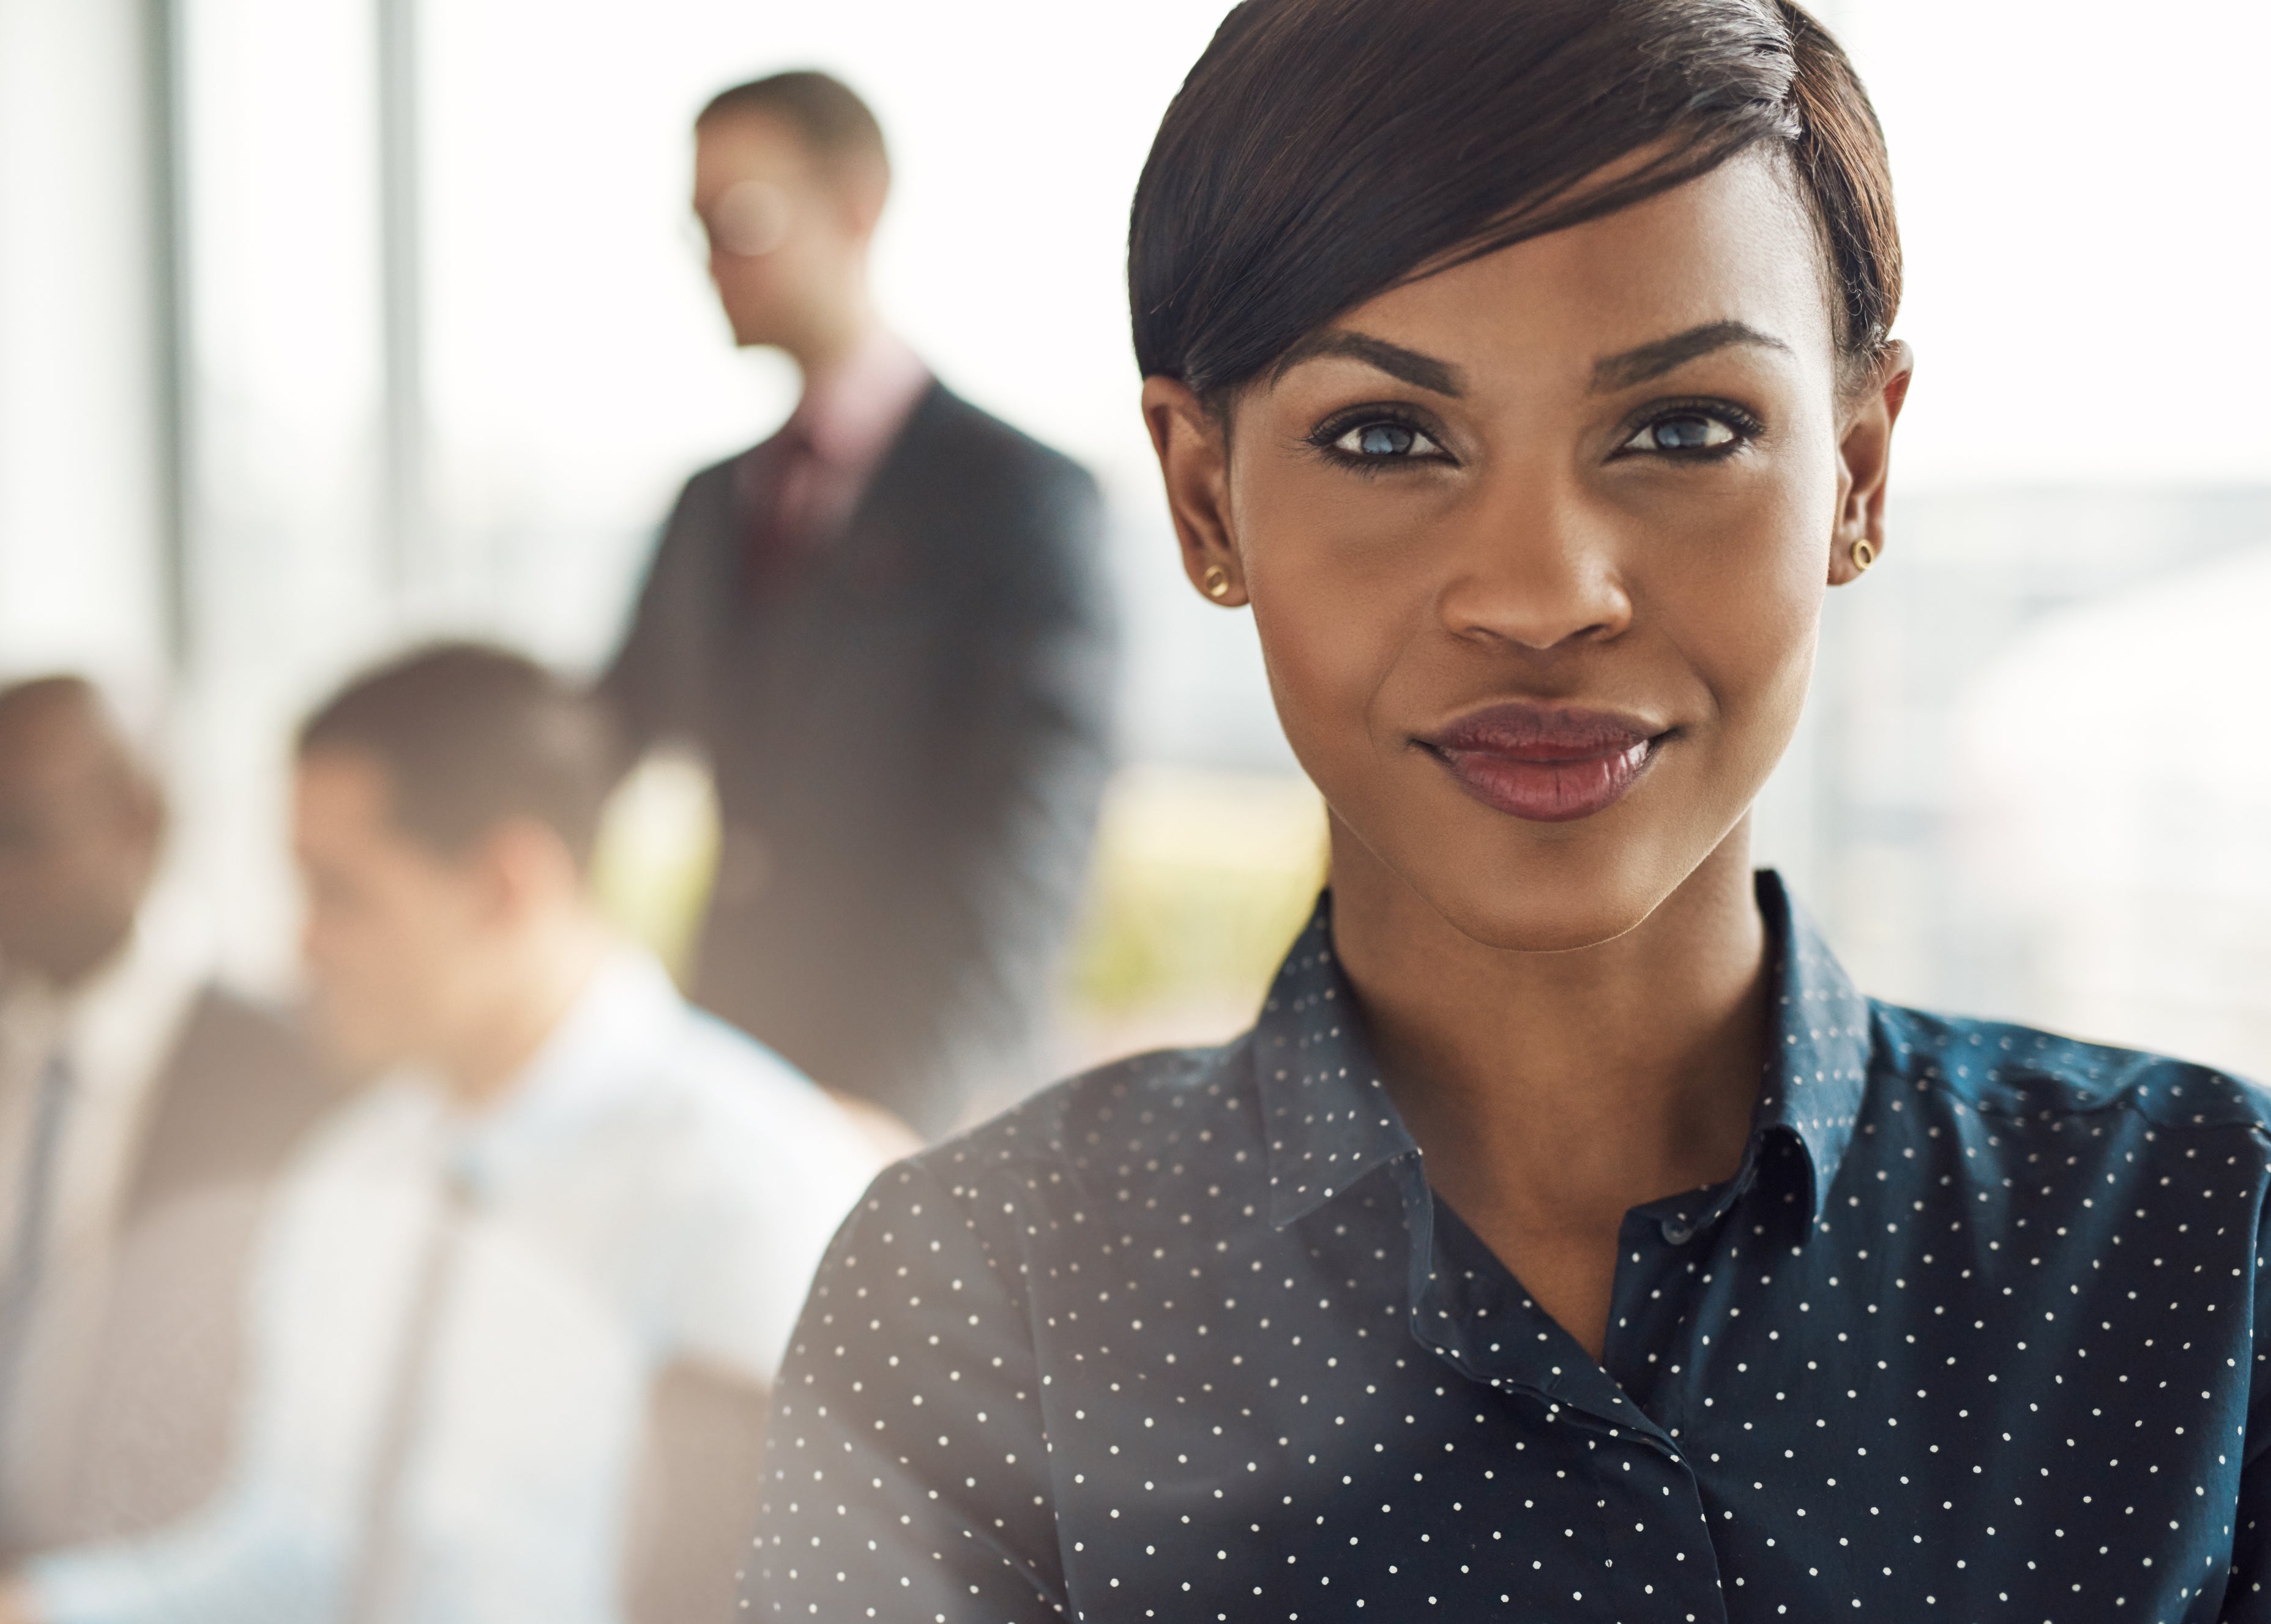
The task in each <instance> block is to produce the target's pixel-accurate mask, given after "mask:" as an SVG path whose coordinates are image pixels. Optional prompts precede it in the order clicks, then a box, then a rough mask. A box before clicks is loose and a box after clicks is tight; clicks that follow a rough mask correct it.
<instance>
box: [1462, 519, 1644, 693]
mask: <svg viewBox="0 0 2271 1624" xmlns="http://www.w3.org/2000/svg"><path fill="white" fill-rule="evenodd" d="M1440 603H1441V616H1442V621H1443V625H1444V629H1446V630H1448V631H1449V632H1450V633H1451V634H1452V635H1453V636H1454V637H1460V638H1463V639H1466V640H1469V641H1481V642H1495V643H1501V644H1508V645H1511V646H1515V647H1518V648H1523V649H1528V650H1530V651H1532V652H1539V653H1543V652H1545V651H1547V650H1550V649H1557V648H1560V647H1562V646H1563V645H1565V644H1580V643H1592V642H1601V641H1605V640H1607V639H1608V638H1611V637H1616V636H1617V635H1618V634H1619V633H1620V632H1622V631H1623V630H1624V629H1626V628H1627V626H1629V625H1630V624H1631V623H1632V615H1633V603H1632V598H1631V595H1630V594H1629V592H1627V590H1626V586H1625V582H1624V578H1623V574H1622V570H1621V568H1620V564H1619V555H1618V548H1617V547H1616V545H1615V537H1614V533H1613V527H1612V526H1611V525H1607V524H1605V523H1604V522H1603V521H1602V520H1601V519H1600V518H1598V517H1597V516H1594V515H1590V514H1589V513H1587V512H1586V511H1585V510H1584V508H1583V506H1582V503H1579V502H1578V501H1577V500H1575V498H1574V497H1573V496H1571V495H1569V494H1568V493H1567V492H1557V491H1554V490H1552V489H1550V488H1532V489H1530V490H1528V491H1525V492H1520V493H1515V494H1514V495H1510V496H1509V497H1508V498H1507V499H1503V500H1500V501H1496V502H1493V503H1488V504H1486V505H1480V506H1478V508H1477V509H1476V510H1475V511H1474V512H1473V514H1472V516H1471V520H1470V522H1469V524H1468V525H1467V527H1466V532H1465V533H1464V534H1463V536H1462V537H1461V539H1460V541H1459V544H1458V548H1457V551H1456V555H1455V562H1454V568H1453V573H1452V574H1451V576H1450V577H1449V579H1448V581H1447V582H1446V584H1445V585H1444V589H1443V591H1442V592H1441V598H1440Z"/></svg>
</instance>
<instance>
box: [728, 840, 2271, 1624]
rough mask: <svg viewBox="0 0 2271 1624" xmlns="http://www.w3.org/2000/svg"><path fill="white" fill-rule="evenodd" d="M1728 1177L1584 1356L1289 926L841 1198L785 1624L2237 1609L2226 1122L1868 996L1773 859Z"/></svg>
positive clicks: (2248, 1175)
mask: <svg viewBox="0 0 2271 1624" xmlns="http://www.w3.org/2000/svg"><path fill="white" fill-rule="evenodd" d="M1759 893H1760V899H1761V905H1763V907H1764V908H1765V911H1766V915H1767V919H1768V926H1769V928H1770V931H1771V933H1772V938H1773V940H1774V942H1775V943H1776V970H1775V972H1774V973H1775V976H1776V1009H1775V1022H1776V1032H1775V1054H1774V1057H1773V1060H1772V1062H1771V1063H1770V1066H1769V1069H1768V1075H1767V1076H1766V1078H1765V1082H1764V1086H1763V1088H1762V1089H1761V1099H1760V1103H1759V1107H1758V1114H1757V1121H1756V1127H1755V1129H1754V1133H1753V1134H1752V1136H1751V1140H1750V1144H1749V1148H1748V1150H1747V1152H1746V1156H1745V1158H1744V1160H1743V1164H1742V1168H1741V1171H1740V1172H1739V1174H1738V1175H1737V1176H1736V1177H1735V1179H1734V1180H1733V1181H1731V1182H1730V1183H1728V1184H1726V1185H1724V1186H1721V1187H1717V1188H1711V1189H1707V1190H1703V1191H1701V1192H1699V1193H1697V1194H1695V1195H1693V1196H1686V1197H1679V1198H1674V1199H1672V1200H1667V1201H1663V1202H1658V1203H1655V1204H1653V1205H1650V1206H1646V1207H1642V1208H1638V1209H1635V1210H1634V1211H1633V1212H1631V1213H1630V1214H1628V1215H1627V1218H1626V1219H1625V1222H1624V1227H1623V1232H1622V1237H1621V1240H1620V1246H1621V1248H1622V1250H1621V1255H1619V1259H1618V1266H1617V1275H1616V1285H1615V1296H1614V1300H1613V1306H1612V1310H1611V1315H1610V1326H1609V1332H1608V1340H1607V1345H1606V1348H1605V1353H1604V1357H1603V1358H1602V1360H1601V1361H1600V1362H1599V1363H1596V1362H1595V1361H1594V1360H1591V1359H1590V1358H1589V1357H1588V1356H1587V1355H1586V1354H1585V1352H1583V1351H1582V1349H1581V1348H1580V1347H1579V1346H1578V1345H1577V1344H1576V1343H1575V1341H1574V1340H1572V1339H1571V1337H1569V1336H1568V1335H1567V1333H1566V1332H1565V1331H1563V1330H1561V1329H1560V1326H1558V1325H1557V1324H1555V1323H1554V1322H1552V1320H1551V1319H1549V1318H1548V1317H1547V1316H1546V1315H1544V1314H1543V1313H1542V1312H1540V1311H1539V1310H1538V1308H1537V1307H1535V1306H1534V1305H1533V1304H1532V1303H1531V1302H1530V1300H1529V1299H1528V1298H1526V1297H1525V1296H1524V1295H1523V1289H1522V1286H1521V1284H1520V1283H1519V1282H1518V1281H1517V1280H1515V1278H1513V1277H1512V1276H1511V1275H1509V1274H1508V1272H1507V1270H1506V1269H1505V1268H1504V1267H1503V1266H1502V1265H1500V1263H1498V1262H1497V1260H1496V1259H1495V1257H1494V1256H1493V1255H1492V1254H1491V1253H1490V1252H1489V1251H1487V1250H1486V1249H1485V1248H1484V1247H1483V1246H1482V1245H1481V1244H1480V1243H1479V1242H1478V1240H1476V1239H1475V1237H1474V1236H1473V1235H1472V1234H1471V1233H1470V1232H1469V1231H1468V1230H1467V1229H1466V1228H1465V1227H1464V1226H1463V1225H1462V1224H1461V1223H1460V1222H1459V1220H1458V1218H1457V1217H1456V1215H1455V1214H1453V1213H1452V1212H1451V1211H1450V1210H1449V1209H1448V1207H1446V1206H1445V1205H1444V1204H1443V1203H1441V1201H1439V1200H1437V1199H1435V1198H1434V1197H1433V1195H1432V1193H1431V1192H1430V1190H1429V1188H1428V1187H1427V1183H1426V1178H1425V1176H1424V1173H1423V1171H1422V1169H1421V1166H1420V1161H1419V1155H1418V1151H1417V1150H1416V1149H1415V1147H1414V1146H1413V1144H1412V1142H1411V1138H1410V1136H1408V1135H1407V1134H1406V1132H1405V1131H1404V1128H1403V1126H1402V1124H1401V1122H1400V1121H1398V1119H1397V1117H1396V1112H1395V1111H1394V1109H1393V1108H1392V1107H1391V1106H1390V1105H1389V1099H1388V1096H1387V1094H1386V1092H1385V1091H1383V1089H1382V1088H1381V1084H1380V1081H1379V1079H1378V1076H1377V1075H1376V1071H1375V1069H1374V1063H1373V1062H1372V1060H1371V1058H1370V1055H1369V1053H1368V1051H1367V1049H1366V1045H1365V1040H1364V1039H1363V1036H1362V1034H1361V1032H1360V1030H1359V1021H1358V1019H1357V1018H1356V1012H1355V1010H1354V1009H1353V1007H1352V1005H1351V994H1350V991H1349V987H1348V984H1347V982H1346V981H1345V980H1344V979H1343V977H1342V975H1341V973H1340V972H1339V970H1338V968H1337V965H1336V964H1335V962H1334V958H1333V954H1332V950H1331V947H1330V939H1329V930H1328V928H1327V920H1326V910H1325V906H1324V905H1320V908H1319V912H1318V915H1317V918H1316V919H1315V920H1314V922H1313V923H1312V924H1311V926H1310V927H1309V929H1308V930H1307V933H1306V934H1305V935H1303V936H1302V938H1301V939H1300V941H1299V942H1298V943H1297V944H1296V945H1295V947H1294V949H1293V951H1292V956H1291V957H1289V958H1288V959H1287V961H1286V963H1285V966H1284V970H1283V971H1282V972H1280V974H1279V977H1278V980H1277V984H1276V986H1275V987H1274V989H1273V990H1272V992H1271V994H1270V999H1269V1002H1268V1004H1267V1006H1266V1008H1265V1009H1264V1011H1263V1013H1262V1017H1261V1020H1260V1021H1259V1023H1258V1024H1256V1025H1255V1028H1254V1030H1253V1031H1252V1032H1249V1033H1247V1035H1246V1036H1245V1037H1244V1038H1242V1039H1240V1040H1239V1041H1237V1042H1235V1043H1232V1044H1230V1045H1228V1046H1227V1047H1224V1048H1221V1049H1216V1050H1208V1051H1203V1052H1197V1053H1180V1054H1155V1055H1149V1056H1145V1057H1143V1058H1139V1059H1136V1060H1131V1061H1127V1062H1121V1063H1120V1064H1117V1065H1113V1066H1110V1067H1106V1068H1105V1069H1102V1070H1099V1071H1097V1072H1093V1073H1091V1074H1090V1075H1088V1076H1084V1077H1081V1078H1078V1079H1076V1080H1075V1081H1073V1082H1070V1083H1068V1084H1063V1085H1061V1086H1060V1087H1058V1088H1056V1089H1054V1090H1053V1091H1049V1092H1047V1093H1046V1094H1043V1095H1041V1096H1039V1098H1037V1099H1034V1100H1033V1101H1031V1103H1029V1104H1027V1105H1025V1106H1022V1107H1021V1108H1019V1109H1017V1110H1016V1111H1013V1112H1011V1113H1009V1114H1008V1115H1006V1116H1003V1117H1001V1118H999V1119H998V1120H996V1121H994V1122H992V1123H991V1124H989V1125H987V1126H986V1127H984V1128H981V1129H979V1130H977V1131H976V1132H975V1133H973V1134H971V1135H969V1136H966V1137H964V1138H962V1139H960V1140H957V1141H954V1142H952V1143H949V1144H945V1145H942V1146H941V1147H939V1148H937V1149H934V1150H933V1151H928V1152H927V1153H925V1154H924V1155H922V1156H920V1157H917V1158H914V1159H913V1160H912V1161H910V1162H907V1163H905V1164H903V1165H901V1166H898V1167H896V1168H894V1169H892V1170H890V1171H889V1172H887V1173H884V1174H883V1176H882V1179H881V1180H880V1181H878V1182H877V1183H876V1184H875V1187H874V1188H872V1189H871V1190H870V1192H869V1194H868V1197H867V1201H866V1203H864V1204H863V1205H862V1206H861V1207H860V1209H859V1210H858V1211H857V1212H856V1213H855V1214H854V1215H853V1218H852V1219H851V1221H850V1222H849V1223H848V1224H847V1225H845V1229H844V1231H843V1233H841V1234H840V1235H839V1236H838V1240H837V1242H836V1245H835V1248H834V1250H833V1252H832V1253H831V1254H830V1257H829V1259H828V1261H827V1263H826V1264H825V1265H824V1266H823V1269H822V1271H821V1274H820V1277H819V1279H818V1282H817V1284H816V1285H815V1289H814V1291H813V1294H812V1297H811V1300H810V1301H809V1303H808V1305H807V1307H806V1310H805V1315H804V1319H803V1322H802V1324H801V1326H800V1330H799V1331H798V1333H797V1335H796V1337H795V1341H794V1345H793V1352H792V1353H791V1356H790V1358H789V1360H788V1363H787V1366H786V1369H785V1370H784V1372H783V1374H782V1377H781V1381H780V1385H779V1389H778V1400H777V1411H776V1414H775V1416H774V1419H773V1430H772V1434H771V1443H770V1446H769V1447H770V1454H769V1458H768V1465H767V1479H768V1494H769V1501H770V1503H769V1505H768V1507H767V1514H766V1519H765V1522H764V1523H763V1528H762V1531H761V1532H760V1535H759V1538H758V1540H757V1544H756V1550H755V1551H754V1552H753V1553H752V1557H753V1560H752V1561H751V1563H750V1565H749V1570H748V1576H747V1585H748V1589H747V1594H746V1597H745V1600H744V1604H743V1605H744V1606H745V1607H746V1608H748V1609H750V1610H752V1611H756V1612H763V1611H765V1610H768V1609H770V1610H771V1613H772V1614H773V1615H774V1616H778V1617H781V1618H788V1619H811V1618H817V1619H824V1620H858V1619H886V1620H906V1621H909V1624H912V1621H915V1620H924V1621H928V1624H1011V1621H1015V1624H1024V1620H1044V1619H1061V1618H1069V1619H1078V1620H1115V1621H1116V1620H1143V1619H1161V1620H1178V1621H1180V1620H1238V1621H1240V1624H1251V1621H1256V1620H1363V1619H1381V1620H1396V1621H1397V1624H1404V1621H1406V1620H1415V1619H1422V1618H1441V1619H1446V1620H1462V1621H1465V1620H1538V1619H1549V1618H1550V1619H1553V1620H1626V1621H1627V1624H1643V1621H1649V1624H1653V1621H1655V1620H1715V1621H1716V1620H1744V1621H1746V1624H1747V1621H1751V1620H1761V1621H1762V1620H1776V1619H1784V1618H1788V1619H1803V1620H1807V1621H1808V1624H1820V1621H1821V1620H1827V1619H1831V1618H1844V1617H1876V1618H1880V1619H1899V1620H1932V1619H1945V1620H1950V1621H1951V1624H1959V1621H1960V1624H1972V1621H1974V1620H2018V1621H2022V1624H2034V1621H2035V1620H2060V1621H2063V1620H2093V1621H2094V1620H2171V1621H2173V1620H2217V1619H2228V1620H2271V1598H2267V1597H2266V1595H2265V1592H2264V1590H2263V1585H2264V1583H2266V1579H2267V1568H2271V1561H2267V1548H2266V1546H2267V1531H2266V1522H2267V1516H2266V1513H2267V1509H2271V1489H2267V1483H2271V1477H2267V1473H2271V1465H2267V1464H2266V1462H2265V1461H2264V1460H2263V1459H2262V1458H2261V1457H2262V1455H2263V1450H2264V1445H2265V1442H2266V1441H2267V1439H2271V1408H2267V1404H2266V1401H2267V1397H2271V1391H2267V1386H2266V1381H2265V1374H2264V1373H2265V1370H2266V1367H2265V1366H2264V1364H2263V1363H2262V1362H2261V1360H2260V1355H2259V1354H2258V1352H2257V1347H2256V1341H2255V1335H2256V1326H2257V1323H2258V1322H2259V1319H2260V1317H2261V1313H2262V1310H2263V1308H2264V1307H2265V1306H2266V1300H2265V1298H2264V1296H2263V1292H2264V1281H2265V1279H2266V1278H2267V1276H2266V1274H2265V1271H2264V1270H2263V1266H2262V1257H2263V1252H2264V1247H2263V1241H2262V1239H2261V1226H2262V1222H2263V1217H2264V1193H2265V1186H2266V1167H2267V1160H2271V1158H2267V1136H2266V1123H2267V1120H2271V1119H2267V1113H2266V1101H2265V1099H2263V1097H2261V1096H2260V1095H2259V1094H2257V1093H2256V1092H2255V1091H2252V1089H2249V1088H2246V1087H2244V1086H2242V1085H2240V1084H2236V1083H2234V1082H2232V1081H2230V1079H2228V1078H2225V1077H2223V1076H2218V1075H2216V1074H2215V1073H2213V1072H2209V1071H2205V1070H2202V1069H2198V1068H2195V1067H2191V1066H2185V1065H2181V1064H2178V1063H2177V1062H2170V1061H2166V1060H2161V1059H2156V1058H2154V1057H2151V1056H2148V1055H2143V1054H2130V1053H2126V1052H2124V1051H2121V1050H2117V1049H2110V1048H2103V1047H2093V1046H2091V1045H2089V1044H2084V1043H2077V1042H2073V1041H2069V1040H2067V1039H2059V1038H2052V1037H2047V1036H2044V1035H2043V1034H2041V1033H2039V1032H2029V1031H2026V1030H2022V1029H2020V1028H2016V1027H2010V1026H1999V1025H1992V1024H1984V1023H1980V1022H1975V1021H1955V1020H1947V1019H1942V1018H1940V1017H1932V1016H1928V1015H1921V1014H1917V1013H1916V1012H1914V1011H1911V1010H1907V1009H1895V1008H1892V1007H1889V1006H1887V1005H1884V1004H1879V1003H1874V1002H1871V1001H1869V1000H1867V999H1865V998H1863V997H1862V996H1860V995H1858V994H1857V993H1856V992H1855V991H1854V990H1853V988H1852V987H1851V985H1850V983H1849V982H1848V981H1847V980H1846V979H1845V977H1844V976H1843V973H1842V972H1840V971H1839V969H1838V967H1837V965H1836V964H1835V961H1834V960H1832V959H1831V957H1829V955H1828V952H1827V951H1826V950H1824V949H1823V948H1822V947H1821V944H1820V942H1818V941H1817V940H1816V938H1815V937H1814V935H1813V933H1812V931H1811V929H1810V927H1808V926H1807V925H1806V922H1805V921H1804V920H1803V919H1802V918H1798V917H1795V916H1794V913H1793V910H1792V909H1791V905H1790V903H1789V902H1788V900H1787V898H1785V897H1784V895H1783V890H1782V887H1781V885H1780V883H1779V882H1777V881H1776V879H1775V878H1774V876H1772V875H1761V879H1760V887H1759Z"/></svg>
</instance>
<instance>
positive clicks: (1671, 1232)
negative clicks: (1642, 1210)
mask: <svg viewBox="0 0 2271 1624" xmlns="http://www.w3.org/2000/svg"><path fill="white" fill-rule="evenodd" d="M1694 1239H1695V1232H1694V1230H1692V1229H1690V1228H1688V1227H1687V1225H1685V1224H1675V1223H1673V1222H1672V1220H1671V1219H1670V1218H1666V1219H1664V1244H1665V1245H1666V1246H1686V1244H1687V1243H1688V1242H1689V1241H1690V1240H1694Z"/></svg>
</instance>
